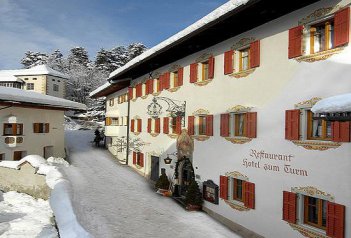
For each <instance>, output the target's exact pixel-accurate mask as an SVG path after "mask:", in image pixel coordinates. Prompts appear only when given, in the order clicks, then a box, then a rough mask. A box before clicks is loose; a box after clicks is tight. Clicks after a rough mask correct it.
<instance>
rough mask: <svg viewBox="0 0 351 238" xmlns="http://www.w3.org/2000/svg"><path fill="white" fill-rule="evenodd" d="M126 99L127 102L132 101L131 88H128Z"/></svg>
mask: <svg viewBox="0 0 351 238" xmlns="http://www.w3.org/2000/svg"><path fill="white" fill-rule="evenodd" d="M128 99H129V100H132V99H133V88H128Z"/></svg>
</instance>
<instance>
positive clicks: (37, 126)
mask: <svg viewBox="0 0 351 238" xmlns="http://www.w3.org/2000/svg"><path fill="white" fill-rule="evenodd" d="M49 130H50V124H49V123H33V132H34V133H49Z"/></svg>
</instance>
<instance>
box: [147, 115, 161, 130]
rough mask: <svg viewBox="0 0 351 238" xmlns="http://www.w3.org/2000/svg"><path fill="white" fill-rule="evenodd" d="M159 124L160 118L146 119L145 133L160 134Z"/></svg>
mask: <svg viewBox="0 0 351 238" xmlns="http://www.w3.org/2000/svg"><path fill="white" fill-rule="evenodd" d="M160 122H161V119H160V118H156V119H153V118H148V120H147V132H148V133H157V134H159V133H160V129H161V128H160Z"/></svg>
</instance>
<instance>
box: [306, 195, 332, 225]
mask: <svg viewBox="0 0 351 238" xmlns="http://www.w3.org/2000/svg"><path fill="white" fill-rule="evenodd" d="M304 223H305V224H308V225H311V226H314V227H317V228H320V229H323V230H325V229H326V225H327V201H325V200H323V199H319V198H315V197H310V196H304Z"/></svg>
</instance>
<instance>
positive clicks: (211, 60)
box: [208, 56, 215, 79]
mask: <svg viewBox="0 0 351 238" xmlns="http://www.w3.org/2000/svg"><path fill="white" fill-rule="evenodd" d="M214 69H215V58H214V57H213V56H211V57H210V58H209V59H208V78H209V79H213V78H214Z"/></svg>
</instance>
